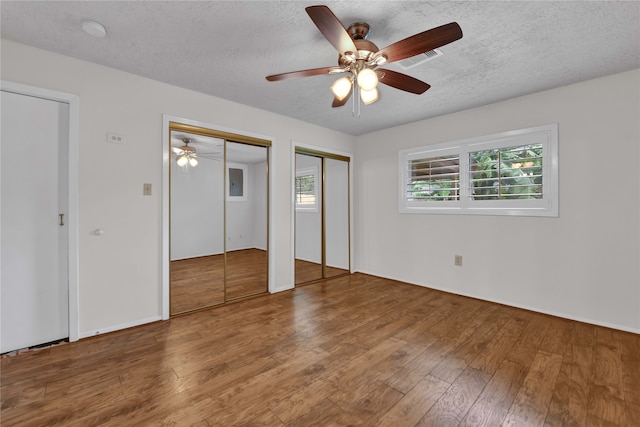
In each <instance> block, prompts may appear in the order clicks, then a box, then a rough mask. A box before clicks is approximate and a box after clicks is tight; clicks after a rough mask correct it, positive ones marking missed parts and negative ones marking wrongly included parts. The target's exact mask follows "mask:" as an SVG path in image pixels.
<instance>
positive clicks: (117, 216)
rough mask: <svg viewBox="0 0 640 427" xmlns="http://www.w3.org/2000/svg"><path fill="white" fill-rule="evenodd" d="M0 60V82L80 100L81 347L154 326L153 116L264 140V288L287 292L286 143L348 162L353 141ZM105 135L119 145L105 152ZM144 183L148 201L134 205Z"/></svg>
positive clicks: (72, 71)
mask: <svg viewBox="0 0 640 427" xmlns="http://www.w3.org/2000/svg"><path fill="white" fill-rule="evenodd" d="M0 52H1V53H0V54H1V58H0V59H1V67H2V68H1V75H2V79H3V80H7V81H12V82H17V83H22V84H27V85H32V86H37V87H42V88H46V89H52V90H58V91H61V92H67V93H72V94H77V95H78V96H79V99H80V101H79V104H80V129H79V140H80V142H79V144H80V148H79V158H80V165H79V195H78V196H79V206H78V210H79V214H78V215H79V218H78V222H79V225H78V227H79V233H78V234H79V242H78V245H79V254H80V255H79V260H78V262H79V273H78V274H79V276H78V282H79V304H78V305H79V324H80V336H81V337H82V336H86V335H90V334H93V333H96V332H98V331H100V332H102V331H105V330H113V329H118V328H120V327H125V326H131V325H134V324H138V323H144V322H146V321H150V320H155V319H159V318H160V317H161V304H162V301H161V288H162V285H161V274H162V200H161V195H162V189H161V185H162V165H163V159H162V146H163V141H162V114H168V115H171V116H176V117H184V118H187V119H191V120H197V121H201V122H204V123H211V124H218V125H220V126H221V127H225V128H228V129H236V130H240V131H243V132H247V133H253V134H260V135H269V136H271V137H272V140H273V147H272V151H271V154H272V156H273V162H274V166H273V167H274V169H273V170H272V173H274V174H275V176H274V187H273V188H272V191H271V198H272V203H273V211H272V212H271V215H273V218H274V222H275V224H274V229H272V230H271V231H270V234H269V235H270V238H271V239H273V243H274V245H275V247H276V248H278V250H277V251H274V252H276V253H272V254H271V256H273V257H274V263H275V264H274V266H273V267H274V268H273V274H274V283H273V285H274V289H275V290H283V289H289V288H291V287H293V283H292V280H291V268H292V266H291V262H292V260H291V259H290V256H289V254H290V253H291V247H290V242H291V235H290V223H291V221H292V220H293V218H291V191H290V189H291V179H292V176H293V173H292V171H291V167H290V165H291V157H290V156H291V154H290V143H291V141H292V140H303V141H305V142H307V143H309V144H313V145H317V146H321V147H326V148H327V149H333V150H340V151H345V152H352V151H353V140H354V138H353V137H352V136H349V135H345V134H342V133H339V132H335V131H331V130H328V129H324V128H321V127H318V126H314V125H310V124H307V123H303V122H300V121H298V120H293V119H289V118H286V117H283V116H279V115H276V114H273V113H269V112H266V111H263V110H258V109H255V108H250V107H247V106H243V105H240V104H236V103H232V102H229V101H225V100H222V99H219V98H215V97H211V96H207V95H203V94H200V93H197V92H193V91H189V90H186V89H182V88H179V87H175V86H171V85H167V84H164V83H159V82H156V81H153V80H149V79H146V78H142V77H138V76H135V75H132V74H128V73H123V72H120V71H117V70H114V69H110V68H106V67H102V66H99V65H95V64H91V63H88V62H84V61H79V60H76V59H73V58H70V57H65V56H61V55H58V54H54V53H50V52H46V51H43V50H39V49H34V48H31V47H27V46H24V45H21V44H17V43H14V42H10V41H7V40H2V45H1V50H0ZM107 132H116V133H119V134H122V135H124V136H125V143H124V144H123V145H118V144H109V143H107V142H106V136H107ZM147 182H148V183H151V184H152V185H153V195H152V196H143V195H142V185H143V183H147ZM97 228H101V229H103V230H104V235H102V236H96V235H94V234H92V231H93V230H95V229H97Z"/></svg>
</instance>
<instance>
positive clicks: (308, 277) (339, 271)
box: [295, 258, 349, 286]
mask: <svg viewBox="0 0 640 427" xmlns="http://www.w3.org/2000/svg"><path fill="white" fill-rule="evenodd" d="M343 274H349V270H347V269H344V268H338V267H331V266H329V265H327V266H326V267H325V276H326V277H325V278H327V279H328V278H331V277H335V276H341V275H343ZM295 276H296V277H295V283H296V286H298V285H305V284H307V283H310V282H314V281H316V280H321V279H322V264H318V263H316V262H310V261H305V260H302V259H297V258H296V263H295Z"/></svg>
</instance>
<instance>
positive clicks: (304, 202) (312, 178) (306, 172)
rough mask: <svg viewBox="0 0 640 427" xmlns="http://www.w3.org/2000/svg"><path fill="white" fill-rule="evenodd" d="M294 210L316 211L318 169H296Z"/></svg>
mask: <svg viewBox="0 0 640 427" xmlns="http://www.w3.org/2000/svg"><path fill="white" fill-rule="evenodd" d="M296 210H298V211H310V212H318V169H317V168H315V167H314V168H309V169H302V170H298V171H296Z"/></svg>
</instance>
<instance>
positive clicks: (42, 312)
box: [0, 91, 69, 353]
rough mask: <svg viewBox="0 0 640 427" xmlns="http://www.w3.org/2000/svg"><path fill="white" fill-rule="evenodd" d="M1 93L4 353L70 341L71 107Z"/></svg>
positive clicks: (1, 342)
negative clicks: (69, 185) (68, 164)
mask: <svg viewBox="0 0 640 427" xmlns="http://www.w3.org/2000/svg"><path fill="white" fill-rule="evenodd" d="M0 93H1V102H2V117H1V127H2V129H1V133H2V140H1V142H2V144H1V151H0V157H1V169H0V171H1V177H0V183H1V193H0V194H1V213H0V215H1V225H0V240H1V260H0V262H1V270H2V272H1V276H0V290H1V292H0V299H1V301H0V306H1V311H0V318H1V335H0V347H1V349H0V350H1V352H2V353H4V352H7V351H12V350H16V349H20V348H25V347H29V346H33V345H38V344H43V343H47V342H51V341H55V340H58V339H63V338H66V337H68V336H69V308H68V305H69V297H68V292H69V286H68V231H67V229H68V227H67V226H66V218H65V217H63V218H60V216H59V214H66V212H67V207H68V194H67V189H68V185H67V183H68V176H67V174H68V166H67V162H68V141H69V129H68V127H69V105H68V104H66V103H62V102H57V101H51V100H46V99H42V98H36V97H32V96H26V95H19V94H15V93H10V92H5V91H2V92H0ZM61 219H62V221H64V222H63V223H64V224H65V225H63V226H61V225H60V224H61Z"/></svg>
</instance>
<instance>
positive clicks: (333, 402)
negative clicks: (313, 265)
mask: <svg viewBox="0 0 640 427" xmlns="http://www.w3.org/2000/svg"><path fill="white" fill-rule="evenodd" d="M1 367H2V371H1V374H0V379H1V390H0V391H1V393H2V397H1V400H2V410H1V413H0V416H1V425H2V426H3V427H8V426H44V425H64V426H94V425H104V426H136V425H142V426H147V425H163V426H165V425H175V426H191V425H194V426H201V427H202V426H235V425H238V426H240V425H242V426H347V425H363V426H394V427H398V426H438V427H442V426H500V425H503V426H516V425H518V426H543V425H544V426H638V425H639V423H640V421H639V420H640V335H635V334H631V333H625V332H620V331H616V330H611V329H606V328H602V327H597V326H592V325H588V324H584V323H579V322H574V321H570V320H565V319H560V318H555V317H551V316H546V315H543V314H538V313H534V312H529V311H525V310H520V309H516V308H511V307H507V306H502V305H499V304H493V303H489V302H485V301H480V300H474V299H471V298H465V297H460V296H456V295H452V294H447V293H444V292H439V291H434V290H430V289H426V288H421V287H418V286H412V285H407V284H403V283H399V282H394V281H391V280H386V279H381V278H376V277H372V276H367V275H362V274H355V275H351V276H345V277H339V278H334V279H330V280H327V281H324V282H318V283H315V284H311V285H308V286H304V287H301V288H296V289H295V290H292V291H288V292H283V293H279V294H275V295H267V296H264V297H259V298H254V299H250V300H244V301H240V302H238V303H235V304H230V305H225V306H220V307H217V308H214V309H211V310H205V311H199V312H196V313H193V314H190V315H187V316H181V317H176V318H173V319H171V320H170V321H166V322H159V323H154V324H151V325H146V326H142V327H138V328H133V329H129V330H124V331H118V332H114V333H110V334H106V335H103V336H98V337H94V338H88V339H85V340H82V341H79V342H76V343H70V344H63V345H60V346H57V347H52V348H49V349H43V350H39V351H35V352H32V353H25V354H22V355H18V356H15V357H8V358H3V359H2V360H1Z"/></svg>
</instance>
